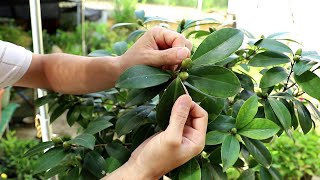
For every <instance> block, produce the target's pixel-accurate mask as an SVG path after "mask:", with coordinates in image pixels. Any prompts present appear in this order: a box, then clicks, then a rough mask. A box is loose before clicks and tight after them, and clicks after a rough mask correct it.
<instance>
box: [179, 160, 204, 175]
mask: <svg viewBox="0 0 320 180" xmlns="http://www.w3.org/2000/svg"><path fill="white" fill-rule="evenodd" d="M179 169H180V172H179V179H183V180H201V169H200V166H199V164H198V162H197V160H196V159H195V158H193V159H191V160H190V161H188V162H187V163H185V164H184V165H182V166H181V167H180V168H179Z"/></svg>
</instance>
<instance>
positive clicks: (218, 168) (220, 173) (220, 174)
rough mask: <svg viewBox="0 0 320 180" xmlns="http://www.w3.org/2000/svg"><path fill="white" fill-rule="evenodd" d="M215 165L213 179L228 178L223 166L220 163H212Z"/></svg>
mask: <svg viewBox="0 0 320 180" xmlns="http://www.w3.org/2000/svg"><path fill="white" fill-rule="evenodd" d="M212 166H213V171H211V172H212V174H213V179H214V180H227V179H228V177H227V173H225V172H223V171H222V167H221V166H220V165H212Z"/></svg>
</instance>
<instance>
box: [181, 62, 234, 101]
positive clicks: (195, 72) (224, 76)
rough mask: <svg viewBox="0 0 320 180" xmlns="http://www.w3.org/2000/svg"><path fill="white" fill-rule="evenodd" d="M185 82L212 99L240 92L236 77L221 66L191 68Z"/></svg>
mask: <svg viewBox="0 0 320 180" xmlns="http://www.w3.org/2000/svg"><path fill="white" fill-rule="evenodd" d="M187 82H188V83H189V84H191V85H192V86H194V87H195V88H197V89H198V90H200V91H201V92H203V93H205V94H208V95H210V96H214V97H220V98H226V97H231V96H234V95H235V94H237V93H238V92H239V91H240V81H239V79H238V78H237V76H236V75H235V74H234V73H233V72H232V71H230V70H229V69H226V68H224V67H221V66H213V65H211V66H201V67H198V68H192V69H191V70H190V71H189V78H188V79H187Z"/></svg>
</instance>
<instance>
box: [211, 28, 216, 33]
mask: <svg viewBox="0 0 320 180" xmlns="http://www.w3.org/2000/svg"><path fill="white" fill-rule="evenodd" d="M216 30H217V29H216V28H215V27H209V31H210V33H213V32H215V31H216Z"/></svg>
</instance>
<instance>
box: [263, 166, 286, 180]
mask: <svg viewBox="0 0 320 180" xmlns="http://www.w3.org/2000/svg"><path fill="white" fill-rule="evenodd" d="M260 179H261V180H282V177H281V174H280V173H279V172H278V171H277V170H276V169H275V168H273V167H270V168H269V169H267V168H265V167H262V166H261V167H260Z"/></svg>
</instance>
